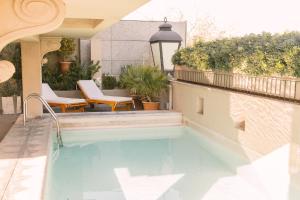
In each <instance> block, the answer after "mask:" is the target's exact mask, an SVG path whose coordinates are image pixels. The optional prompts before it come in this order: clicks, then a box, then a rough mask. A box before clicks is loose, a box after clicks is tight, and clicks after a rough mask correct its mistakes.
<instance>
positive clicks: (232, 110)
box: [173, 82, 300, 154]
mask: <svg viewBox="0 0 300 200" xmlns="http://www.w3.org/2000/svg"><path fill="white" fill-rule="evenodd" d="M199 98H203V100H204V103H203V114H199V113H197V110H199V108H198V107H199V105H198V104H199V102H198V101H199V100H198V99H199ZM173 109H174V110H176V111H180V112H182V113H183V115H184V116H185V117H186V118H187V119H188V120H191V121H192V122H195V123H197V124H200V125H202V126H204V127H206V128H208V129H210V130H213V131H214V132H216V133H219V134H221V135H222V136H225V137H226V138H228V139H230V140H233V141H235V142H237V143H238V144H240V145H243V146H245V147H248V148H249V149H252V150H255V151H256V152H258V153H261V154H267V153H270V152H272V151H273V150H275V149H277V148H279V147H281V146H283V145H285V144H287V143H289V142H290V141H292V140H293V141H294V142H298V143H299V144H300V142H299V141H300V139H299V138H300V134H299V133H300V125H299V120H300V105H297V104H294V103H289V102H284V101H279V100H274V99H269V98H263V97H258V96H251V95H246V94H242V93H236V92H230V91H226V90H220V89H215V88H210V87H205V86H200V85H194V84H187V83H181V82H173ZM242 121H245V130H244V131H243V130H241V129H239V128H237V126H238V125H239V124H240V123H241V122H242Z"/></svg>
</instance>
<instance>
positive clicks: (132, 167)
mask: <svg viewBox="0 0 300 200" xmlns="http://www.w3.org/2000/svg"><path fill="white" fill-rule="evenodd" d="M63 140H64V145H65V146H64V147H63V148H61V149H60V150H59V151H58V150H53V159H52V161H51V162H50V163H49V165H50V166H49V170H48V171H49V174H48V184H47V192H46V199H47V200H199V199H205V200H206V199H210V200H212V199H214V200H218V199H220V200H223V199H243V200H244V199H265V198H263V197H262V195H261V194H260V193H259V192H258V191H257V190H256V189H255V188H254V187H253V186H251V185H250V184H249V183H247V182H246V181H245V180H242V178H240V177H238V176H236V170H235V169H236V167H237V166H239V165H243V164H245V161H243V160H242V159H240V158H239V157H238V156H236V155H235V154H234V153H233V152H228V151H227V150H226V149H225V148H222V147H220V146H219V145H217V144H215V143H213V142H212V141H210V140H208V139H207V138H204V137H203V136H201V135H200V134H199V133H196V132H195V131H193V130H192V129H190V128H186V127H160V128H144V129H139V128H137V129H114V130H92V131H76V132H75V131H73V132H68V133H64V134H63ZM241 186H243V187H241ZM238 187H241V188H243V190H244V191H242V193H237V192H236V191H237V190H239V189H238ZM240 192H241V191H240ZM239 195H242V196H239ZM220 197H221V198H220Z"/></svg>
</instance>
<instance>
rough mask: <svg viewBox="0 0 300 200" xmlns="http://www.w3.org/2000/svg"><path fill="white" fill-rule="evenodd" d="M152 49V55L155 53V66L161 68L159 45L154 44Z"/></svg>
mask: <svg viewBox="0 0 300 200" xmlns="http://www.w3.org/2000/svg"><path fill="white" fill-rule="evenodd" d="M151 49H152V53H153V60H154V65H155V66H157V67H159V68H161V60H160V50H159V43H158V42H156V43H152V44H151Z"/></svg>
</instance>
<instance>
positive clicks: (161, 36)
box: [149, 18, 182, 72]
mask: <svg viewBox="0 0 300 200" xmlns="http://www.w3.org/2000/svg"><path fill="white" fill-rule="evenodd" d="M164 22H165V23H164V24H162V25H160V26H159V31H158V32H157V33H155V34H154V35H152V36H151V38H150V40H149V42H150V46H151V52H152V57H153V62H154V65H156V66H158V67H160V68H161V70H162V71H166V72H172V71H173V70H174V66H173V64H172V56H173V55H174V53H175V52H176V51H177V50H178V49H179V48H180V45H181V42H182V38H181V37H180V35H179V34H178V33H176V32H174V31H172V25H171V24H168V23H167V18H165V19H164Z"/></svg>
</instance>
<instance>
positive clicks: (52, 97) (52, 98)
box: [42, 83, 88, 112]
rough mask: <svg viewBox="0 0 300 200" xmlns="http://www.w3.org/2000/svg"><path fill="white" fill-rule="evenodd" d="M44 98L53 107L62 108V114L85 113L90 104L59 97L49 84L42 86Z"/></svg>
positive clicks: (80, 100) (82, 100)
mask: <svg viewBox="0 0 300 200" xmlns="http://www.w3.org/2000/svg"><path fill="white" fill-rule="evenodd" d="M42 97H43V98H44V99H45V100H46V101H47V103H48V104H49V105H50V106H52V107H60V109H61V112H84V107H85V106H87V105H88V103H87V102H86V101H85V100H84V99H75V98H65V97H59V96H57V95H56V94H55V93H54V92H53V90H52V89H51V88H50V86H49V85H48V84H47V83H43V84H42Z"/></svg>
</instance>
